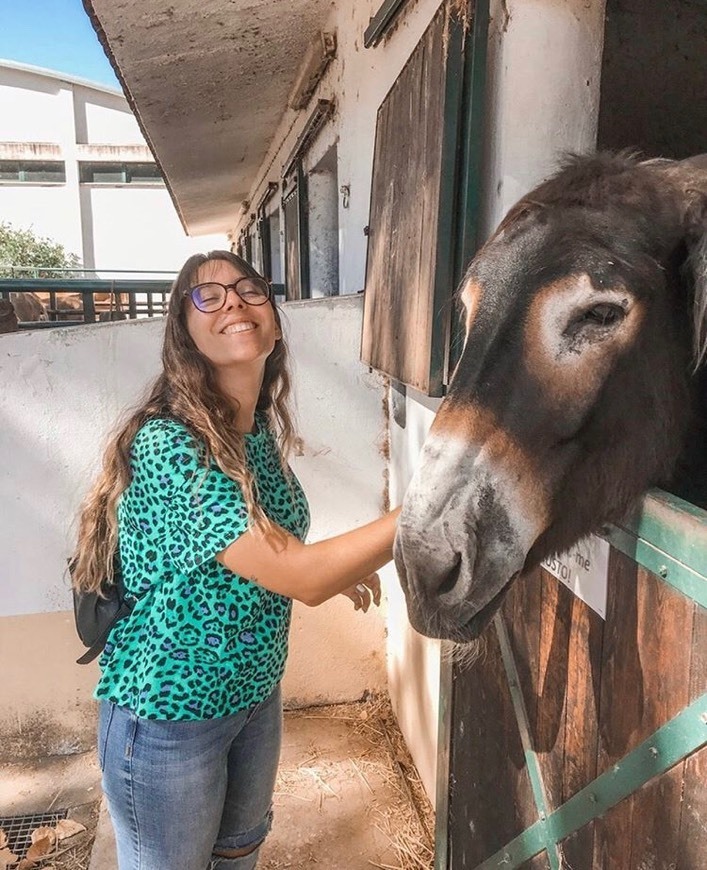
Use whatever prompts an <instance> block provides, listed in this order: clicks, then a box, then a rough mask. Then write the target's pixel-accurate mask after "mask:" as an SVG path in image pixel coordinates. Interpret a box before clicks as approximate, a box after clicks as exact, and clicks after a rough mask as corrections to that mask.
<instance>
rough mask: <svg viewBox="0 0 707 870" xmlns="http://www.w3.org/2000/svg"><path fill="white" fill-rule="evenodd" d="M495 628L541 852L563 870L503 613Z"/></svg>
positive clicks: (554, 865) (556, 867) (499, 616)
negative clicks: (522, 755) (523, 759)
mask: <svg viewBox="0 0 707 870" xmlns="http://www.w3.org/2000/svg"><path fill="white" fill-rule="evenodd" d="M494 626H495V628H496V634H497V635H498V642H499V644H500V647H501V658H502V659H503V666H504V667H505V669H506V676H507V677H508V686H509V688H510V691H511V700H512V702H513V710H514V711H515V714H516V723H517V725H518V731H519V733H520V741H521V744H522V745H523V753H524V755H525V761H526V765H527V769H528V776H529V778H530V787H531V789H532V791H533V798H534V799H535V806H536V807H537V810H538V815H539V816H540V821H539V822H538V823H537V825H536V826H534V827H537V829H538V833H539V834H540V838H539V843H540V846H541V848H539V849H538V850H537V851H538V852H540V851H542V849H543V848H545V849H547V857H548V861H549V862H550V867H551V868H552V870H560V856H559V854H558V852H557V846H556V842H555V840H554V839H553V837H552V833H551V831H550V829H549V827H548V825H547V823H546V822H547V819H548V817H549V813H548V801H547V794H546V792H545V784H544V783H543V777H542V771H541V770H540V761H539V759H538V756H537V753H536V752H535V751H534V749H533V742H532V739H531V737H530V726H529V724H528V711H527V710H526V708H525V699H524V698H523V692H522V691H521V687H520V677H519V676H518V669H517V668H516V663H515V659H514V658H513V651H512V649H511V642H510V640H509V638H508V629H507V628H506V623H505V622H504V621H503V617H502V616H501V614H500V613H498V614H496V616H495V617H494ZM533 854H534V855H535V854H537V853H536V852H534V853H533ZM531 857H532V856H531Z"/></svg>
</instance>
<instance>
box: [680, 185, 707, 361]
mask: <svg viewBox="0 0 707 870" xmlns="http://www.w3.org/2000/svg"><path fill="white" fill-rule="evenodd" d="M690 193H692V194H693V197H691V201H690V205H689V207H688V209H687V213H686V220H685V223H686V227H685V229H686V236H685V241H686V243H687V250H688V259H687V265H688V270H689V272H690V273H691V275H692V285H693V288H694V298H693V342H694V359H695V369H698V368H699V367H700V366H702V365H703V364H704V363H705V362H707V195H705V194H704V193H701V192H698V191H690Z"/></svg>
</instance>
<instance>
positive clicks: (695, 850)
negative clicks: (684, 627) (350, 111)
mask: <svg viewBox="0 0 707 870" xmlns="http://www.w3.org/2000/svg"><path fill="white" fill-rule="evenodd" d="M704 692H707V610H705V608H704V607H700V606H698V605H696V606H695V621H694V629H693V633H692V658H691V661H690V700H693V699H694V698H698V697H699V696H700V695H702V694H703V693H704ZM677 867H678V870H691V868H693V867H707V746H705V747H703V748H702V749H701V750H700V751H699V752H695V753H694V754H693V755H691V756H690V757H689V758H688V759H687V760H686V761H685V780H684V784H683V794H682V815H681V819H680V844H679V849H678V862H677Z"/></svg>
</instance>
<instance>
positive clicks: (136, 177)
mask: <svg viewBox="0 0 707 870" xmlns="http://www.w3.org/2000/svg"><path fill="white" fill-rule="evenodd" d="M79 177H80V179H81V183H82V184H164V179H163V178H162V176H161V174H160V170H159V169H158V167H157V166H156V165H155V164H154V163H81V164H80V168H79Z"/></svg>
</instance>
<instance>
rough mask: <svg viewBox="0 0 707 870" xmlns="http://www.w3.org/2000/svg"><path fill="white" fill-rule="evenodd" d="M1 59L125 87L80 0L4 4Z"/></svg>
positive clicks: (0, 2) (5, 0) (3, 0)
mask: <svg viewBox="0 0 707 870" xmlns="http://www.w3.org/2000/svg"><path fill="white" fill-rule="evenodd" d="M0 58H3V59H4V60H14V61H17V62H18V63H27V64H31V65H32V66H41V67H45V68H46V69H51V70H56V71H57V72H62V73H68V74H69V75H73V76H77V77H79V78H84V79H89V80H90V81H93V82H98V83H99V84H102V85H106V86H108V87H114V88H119V87H120V86H119V84H118V81H117V79H116V78H115V75H114V74H113V70H112V68H111V65H110V63H109V62H108V59H107V58H106V56H105V54H104V53H103V49H102V48H101V45H100V43H99V42H98V37H97V36H96V34H95V32H94V30H93V27H92V26H91V22H90V20H89V18H88V16H87V15H86V13H85V11H84V8H83V3H82V2H81V0H0Z"/></svg>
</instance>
